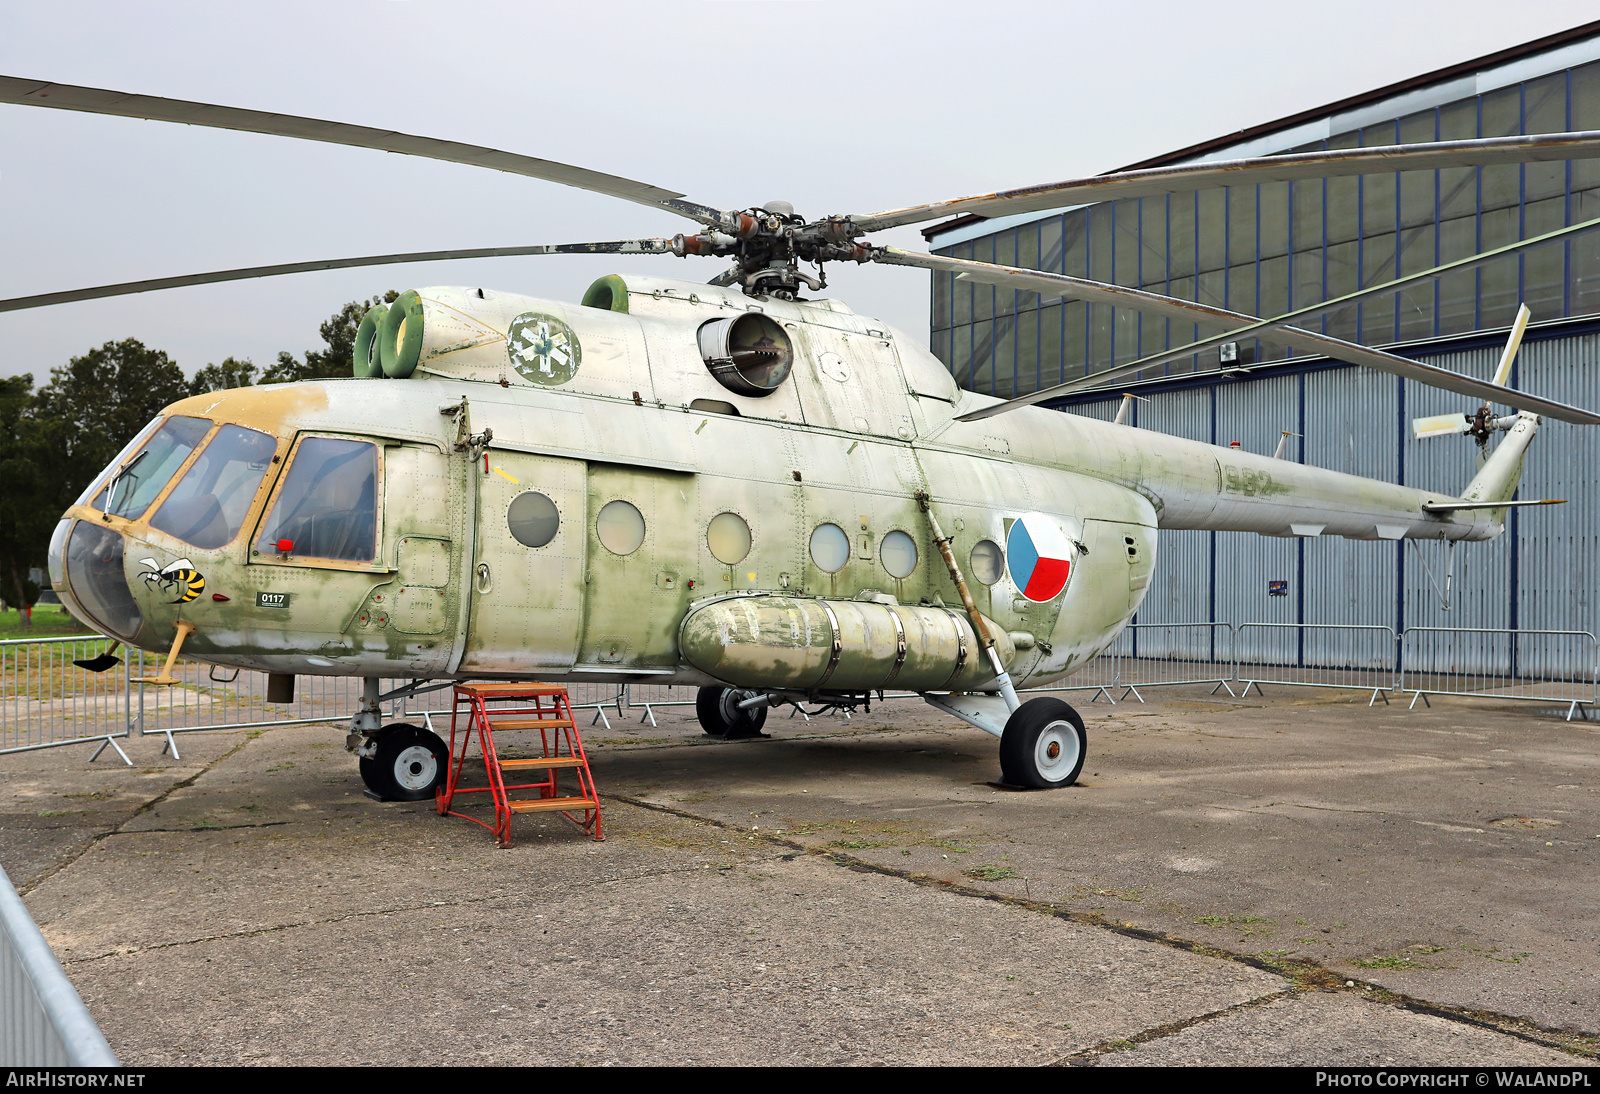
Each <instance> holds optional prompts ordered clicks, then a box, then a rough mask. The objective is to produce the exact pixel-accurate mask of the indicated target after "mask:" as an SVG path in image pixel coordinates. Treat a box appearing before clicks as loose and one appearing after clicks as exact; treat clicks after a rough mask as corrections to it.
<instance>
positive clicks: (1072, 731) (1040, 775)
mask: <svg viewBox="0 0 1600 1094" xmlns="http://www.w3.org/2000/svg"><path fill="white" fill-rule="evenodd" d="M1088 746H1089V738H1088V735H1087V734H1086V733H1084V731H1083V719H1082V718H1080V717H1078V712H1077V711H1075V710H1073V709H1072V708H1071V707H1069V706H1068V705H1067V704H1065V703H1063V702H1062V701H1061V700H1060V699H1051V698H1049V697H1046V696H1041V697H1039V698H1037V699H1029V700H1028V701H1027V702H1026V703H1023V704H1022V705H1021V706H1020V707H1018V708H1017V709H1016V710H1014V711H1012V713H1011V717H1010V718H1008V719H1006V728H1005V733H1004V735H1003V736H1001V738H1000V772H1001V777H1002V778H1004V779H1005V781H1006V782H1008V783H1010V784H1011V785H1012V786H1025V787H1028V788H1029V789H1031V790H1054V789H1056V788H1057V787H1062V786H1071V785H1072V783H1073V781H1074V780H1075V779H1077V777H1078V772H1080V771H1082V770H1083V759H1084V756H1085V755H1087V753H1088V751H1089V747H1088Z"/></svg>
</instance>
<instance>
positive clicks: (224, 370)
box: [189, 357, 260, 395]
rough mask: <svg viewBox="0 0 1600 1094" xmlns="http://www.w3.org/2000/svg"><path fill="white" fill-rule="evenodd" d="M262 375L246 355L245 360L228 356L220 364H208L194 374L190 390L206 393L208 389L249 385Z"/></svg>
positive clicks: (198, 393)
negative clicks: (259, 374)
mask: <svg viewBox="0 0 1600 1094" xmlns="http://www.w3.org/2000/svg"><path fill="white" fill-rule="evenodd" d="M259 378H260V377H259V376H258V374H257V371H256V366H255V365H253V364H251V363H250V359H249V358H248V357H246V358H245V359H244V360H243V361H240V360H236V359H235V358H232V357H228V358H226V359H224V360H223V362H222V364H220V365H207V366H206V367H205V368H203V369H201V370H200V371H199V372H197V373H195V374H194V379H193V380H191V381H190V382H189V391H190V393H191V394H194V395H204V394H205V393H206V392H208V391H222V390H223V389H225V388H230V387H249V386H250V385H252V384H254V383H255V382H256V381H257V380H258V379H259Z"/></svg>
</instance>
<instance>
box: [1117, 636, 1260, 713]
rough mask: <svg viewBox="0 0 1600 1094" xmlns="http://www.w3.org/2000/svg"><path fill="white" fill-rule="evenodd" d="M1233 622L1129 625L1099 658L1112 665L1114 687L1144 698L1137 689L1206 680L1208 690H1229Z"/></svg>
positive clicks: (1231, 679)
mask: <svg viewBox="0 0 1600 1094" xmlns="http://www.w3.org/2000/svg"><path fill="white" fill-rule="evenodd" d="M1234 644H1235V638H1234V626H1233V624H1232V623H1224V622H1222V621H1220V620H1209V621H1206V622H1203V623H1131V624H1129V625H1128V628H1127V629H1126V630H1124V631H1123V632H1122V633H1121V634H1120V635H1118V636H1117V640H1116V641H1115V642H1113V643H1112V644H1111V646H1110V648H1109V649H1108V650H1107V651H1106V653H1104V654H1101V656H1102V657H1106V656H1108V655H1109V656H1110V657H1111V659H1112V663H1113V665H1114V667H1115V681H1116V684H1115V686H1117V687H1120V688H1122V689H1123V692H1122V695H1121V698H1123V699H1126V698H1127V697H1128V696H1129V695H1132V696H1133V697H1134V698H1136V699H1138V700H1139V701H1140V702H1141V703H1142V702H1144V697H1143V696H1142V695H1140V694H1139V689H1140V688H1156V687H1167V686H1169V685H1174V684H1210V685H1212V687H1211V694H1213V695H1215V694H1216V693H1217V692H1218V691H1219V690H1225V691H1227V693H1228V694H1229V695H1232V694H1233V688H1232V686H1231V683H1232V681H1234V680H1236V679H1237V675H1236V673H1235V671H1234V653H1233V650H1234Z"/></svg>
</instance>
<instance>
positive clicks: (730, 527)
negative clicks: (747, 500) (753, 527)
mask: <svg viewBox="0 0 1600 1094" xmlns="http://www.w3.org/2000/svg"><path fill="white" fill-rule="evenodd" d="M706 546H707V547H708V548H710V550H711V557H712V558H714V559H716V560H717V561H718V562H721V563H723V564H724V565H727V566H733V565H736V564H738V563H740V562H743V561H744V556H745V555H748V554H749V553H750V526H749V525H748V524H746V523H745V521H744V518H743V517H741V516H740V515H739V514H738V513H718V514H717V515H716V516H714V517H712V518H711V523H710V524H708V525H706Z"/></svg>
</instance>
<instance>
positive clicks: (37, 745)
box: [0, 620, 1600, 764]
mask: <svg viewBox="0 0 1600 1094" xmlns="http://www.w3.org/2000/svg"><path fill="white" fill-rule="evenodd" d="M111 644H112V640H111V639H108V638H105V637H104V636H101V635H78V636H73V637H63V638H35V639H14V640H9V641H0V754H4V753H9V752H22V751H28V750H33V749H41V748H56V747H60V746H62V745H72V744H92V745H96V746H97V747H96V749H95V751H94V754H93V755H92V756H91V757H90V759H91V760H93V759H96V758H98V757H99V756H100V754H101V753H102V752H104V751H105V750H106V749H107V748H112V749H115V750H116V752H117V753H118V755H120V756H121V758H122V759H123V761H124V762H126V763H129V764H131V763H132V761H131V760H129V758H128V755H127V753H126V752H124V751H123V749H122V747H121V745H120V744H119V743H118V742H119V741H121V740H123V739H126V738H129V737H139V736H143V735H146V734H157V735H161V736H164V737H165V738H166V748H165V750H167V751H171V752H172V753H173V755H174V756H176V755H177V748H178V746H177V742H176V736H177V735H178V734H183V733H199V732H205V731H215V730H239V729H256V728H269V727H273V726H283V725H295V724H305V723H318V722H322V723H339V722H344V721H345V720H346V719H348V718H349V717H350V716H351V714H352V713H354V712H355V710H356V709H357V707H358V706H359V703H360V698H361V681H360V680H359V679H358V678H355V677H340V676H308V675H301V676H300V677H298V680H297V686H296V695H295V699H294V702H292V703H289V704H277V703H268V702H267V701H266V688H267V676H266V674H265V673H261V672H250V671H234V670H223V669H218V668H215V667H213V666H208V665H204V664H201V663H199V662H194V661H179V662H178V663H177V664H175V665H174V666H173V669H172V672H173V676H174V677H175V678H176V680H177V683H175V684H172V685H156V684H150V683H146V682H142V681H141V680H140V677H143V676H147V675H150V674H152V673H153V672H155V671H156V670H158V669H159V667H160V664H161V661H162V658H160V657H159V656H157V655H150V656H148V657H147V656H146V655H145V654H144V653H143V652H142V651H139V650H132V651H130V650H127V649H122V650H121V651H119V652H120V653H121V654H122V657H123V662H122V663H121V664H119V665H117V666H115V667H114V668H112V669H111V670H109V671H107V672H103V673H96V672H90V671H89V670H87V669H84V668H82V667H80V666H78V665H76V664H74V662H75V661H83V660H90V659H93V658H95V657H97V656H100V655H102V654H104V653H105V652H106V651H107V650H108V648H109V647H110V646H111ZM1597 661H1600V649H1597V642H1596V639H1595V637H1594V635H1592V634H1591V633H1589V632H1587V631H1555V630H1517V631H1513V630H1505V629H1489V628H1473V627H1411V628H1408V629H1407V630H1405V631H1404V632H1402V633H1400V634H1398V635H1397V634H1396V632H1395V631H1394V630H1393V629H1392V628H1389V627H1384V626H1363V625H1355V624H1326V623H1240V624H1232V623H1227V622H1222V621H1219V620H1211V621H1204V622H1192V623H1134V624H1131V625H1129V626H1128V627H1127V628H1125V629H1124V630H1123V632H1122V633H1121V634H1120V635H1118V636H1117V638H1116V640H1115V641H1114V642H1112V643H1111V645H1110V646H1109V647H1107V649H1106V650H1105V651H1104V652H1103V653H1102V654H1101V655H1100V656H1099V657H1098V658H1096V659H1095V660H1094V661H1093V662H1091V663H1090V664H1088V665H1085V666H1084V667H1083V668H1082V670H1080V671H1079V672H1076V673H1074V674H1073V675H1072V676H1070V677H1067V678H1066V679H1064V680H1062V681H1060V682H1059V683H1056V684H1051V685H1046V686H1043V687H1037V688H1028V689H1025V690H1026V692H1027V693H1030V694H1050V693H1059V692H1069V691H1089V692H1092V693H1093V697H1092V698H1091V699H1090V700H1089V701H1090V702H1096V701H1098V700H1099V699H1100V698H1101V697H1102V696H1103V697H1104V698H1106V699H1107V700H1108V701H1110V702H1113V703H1115V702H1118V701H1120V700H1125V699H1127V698H1128V697H1129V696H1133V697H1135V698H1138V699H1139V701H1140V702H1143V701H1144V697H1143V696H1142V695H1141V694H1140V690H1141V689H1143V688H1150V687H1163V686H1169V685H1178V684H1188V685H1206V684H1210V685H1211V691H1212V694H1215V693H1216V692H1217V691H1219V690H1224V689H1225V690H1227V691H1228V693H1229V694H1230V695H1233V694H1239V695H1246V694H1249V692H1250V691H1251V690H1252V689H1253V690H1255V692H1256V693H1257V694H1258V695H1264V694H1265V693H1264V692H1263V691H1262V685H1263V684H1281V685H1290V686H1295V687H1315V688H1344V689H1353V690H1357V691H1365V692H1368V693H1370V697H1369V698H1368V700H1367V702H1368V705H1369V706H1370V705H1372V704H1374V703H1376V702H1377V701H1378V700H1379V699H1382V700H1383V701H1384V702H1385V703H1387V702H1388V701H1389V695H1390V693H1392V692H1394V691H1410V692H1413V693H1414V694H1413V697H1412V700H1411V705H1412V706H1413V707H1414V706H1415V705H1416V703H1417V700H1418V699H1419V698H1420V699H1421V700H1422V701H1423V702H1424V703H1426V702H1427V697H1428V696H1429V695H1460V696H1467V697H1474V698H1485V699H1527V700H1536V701H1540V702H1547V703H1549V702H1555V703H1562V704H1566V706H1567V717H1568V719H1569V720H1570V719H1571V718H1573V717H1574V716H1588V712H1589V711H1592V710H1595V709H1597V708H1600V668H1597ZM405 683H407V681H405V680H400V679H395V680H384V681H382V689H383V690H384V692H385V693H387V692H390V691H393V690H395V689H397V688H400V687H401V686H402V685H404V684H405ZM1236 689H1237V691H1236ZM568 691H569V694H570V696H571V699H572V706H573V709H574V710H575V711H576V710H592V711H593V712H594V715H593V719H592V724H596V723H604V724H605V726H606V728H608V729H609V728H610V727H611V720H610V713H611V712H614V713H615V714H616V715H617V716H618V717H619V718H620V717H625V716H626V715H627V714H628V713H629V712H630V711H638V712H640V713H639V721H641V722H648V723H649V724H650V725H652V726H654V725H656V724H657V722H656V716H655V711H656V709H657V708H660V707H690V706H693V705H694V701H695V691H696V689H695V688H694V687H692V686H684V685H672V684H651V683H634V684H614V683H574V684H570V685H568ZM1116 692H1120V694H1113V693H1116ZM909 697H914V696H913V693H910V692H905V693H900V692H895V693H892V694H889V695H886V696H884V698H909ZM449 713H450V704H449V701H448V695H447V694H446V693H445V691H444V689H440V690H439V691H434V692H431V693H425V694H417V695H411V696H396V697H393V698H391V699H389V700H387V701H386V702H385V703H384V706H383V717H384V720H385V721H392V720H404V719H412V720H420V721H422V722H424V723H425V724H426V725H427V726H428V727H429V728H432V729H435V731H438V730H440V729H442V727H440V726H435V724H434V722H435V719H437V718H440V717H443V716H447V715H449ZM795 713H798V714H800V715H802V716H805V717H807V720H809V717H810V716H809V715H808V714H807V712H806V711H804V710H800V709H799V708H796V712H791V717H793V716H795ZM846 716H848V712H846Z"/></svg>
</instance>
